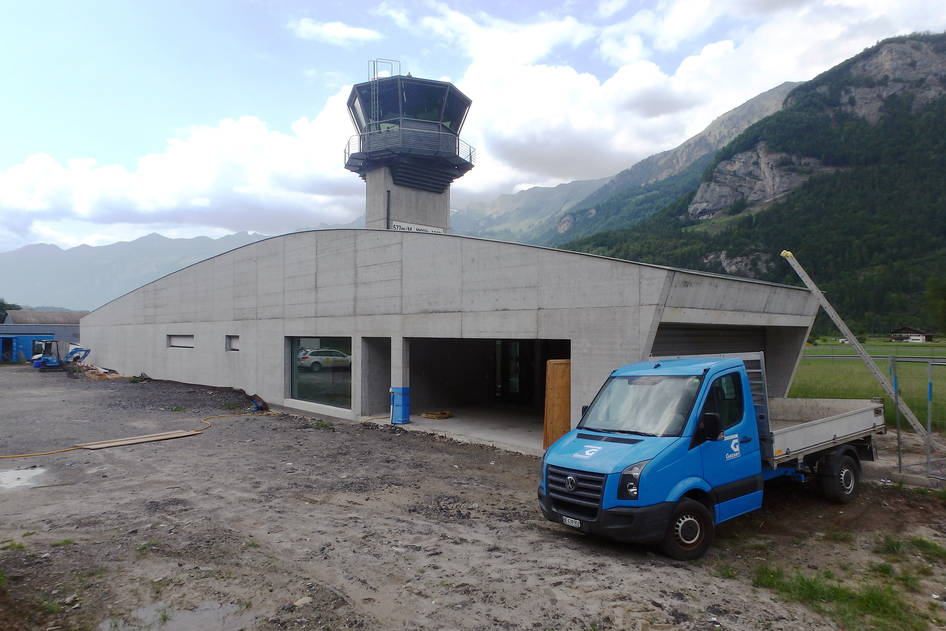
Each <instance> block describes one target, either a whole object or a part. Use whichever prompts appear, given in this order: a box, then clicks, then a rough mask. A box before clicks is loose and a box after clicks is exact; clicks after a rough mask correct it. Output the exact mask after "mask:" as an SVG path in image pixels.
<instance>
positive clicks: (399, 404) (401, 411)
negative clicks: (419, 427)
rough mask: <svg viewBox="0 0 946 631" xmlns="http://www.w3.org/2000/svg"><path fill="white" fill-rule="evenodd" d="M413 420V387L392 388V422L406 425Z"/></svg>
mask: <svg viewBox="0 0 946 631" xmlns="http://www.w3.org/2000/svg"><path fill="white" fill-rule="evenodd" d="M410 422H411V389H410V388H391V423H392V424H393V425H406V424H407V423H410Z"/></svg>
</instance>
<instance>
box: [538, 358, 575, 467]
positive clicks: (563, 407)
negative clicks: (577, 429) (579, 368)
mask: <svg viewBox="0 0 946 631" xmlns="http://www.w3.org/2000/svg"><path fill="white" fill-rule="evenodd" d="M571 410H572V362H571V360H569V359H550V360H548V362H546V365H545V436H544V440H543V443H542V444H543V446H544V447H545V448H546V449H547V448H548V446H549V445H551V444H552V443H554V442H555V441H556V440H558V439H559V438H561V437H562V436H564V435H565V434H567V433H568V432H569V431H570V430H571V428H572V419H571V413H572V412H571Z"/></svg>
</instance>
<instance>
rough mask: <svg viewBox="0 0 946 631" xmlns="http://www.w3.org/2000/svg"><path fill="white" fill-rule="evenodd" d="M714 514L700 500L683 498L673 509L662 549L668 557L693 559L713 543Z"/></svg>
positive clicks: (698, 556) (703, 552) (684, 559)
mask: <svg viewBox="0 0 946 631" xmlns="http://www.w3.org/2000/svg"><path fill="white" fill-rule="evenodd" d="M713 532H714V528H713V515H712V514H711V513H710V511H709V509H708V508H706V506H704V505H703V504H701V503H700V502H697V501H696V500H691V499H689V498H686V497H685V498H683V499H682V500H680V502H679V503H678V504H677V506H676V508H674V509H673V515H672V516H671V517H670V524H669V525H668V526H667V534H665V535H664V540H663V543H662V544H661V545H660V549H661V550H662V551H663V553H664V554H666V555H667V556H668V557H670V558H672V559H679V560H680V561H692V560H693V559H698V558H700V557H701V556H703V555H704V554H705V553H706V550H707V549H708V548H709V547H710V544H711V543H713Z"/></svg>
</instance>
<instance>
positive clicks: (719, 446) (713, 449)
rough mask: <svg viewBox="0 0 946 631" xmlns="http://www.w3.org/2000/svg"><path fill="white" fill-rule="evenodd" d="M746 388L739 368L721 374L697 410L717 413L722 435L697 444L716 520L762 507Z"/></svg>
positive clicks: (756, 448)
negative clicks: (711, 496) (714, 502)
mask: <svg viewBox="0 0 946 631" xmlns="http://www.w3.org/2000/svg"><path fill="white" fill-rule="evenodd" d="M748 390H749V389H748V387H747V386H746V385H744V384H743V379H742V373H741V372H740V371H734V372H730V373H726V374H724V375H720V376H719V377H717V378H716V379H714V380H713V383H712V384H710V387H709V390H708V391H707V393H706V398H705V400H704V402H703V409H702V410H701V412H700V413H701V415H702V413H703V412H715V413H716V414H719V420H720V428H721V429H722V435H723V438H722V439H721V440H706V441H704V442H703V443H702V444H701V445H700V446H699V449H700V450H701V451H702V460H703V477H704V478H705V479H706V481H707V483H708V484H709V485H710V486H711V487H712V488H713V495H714V498H715V501H716V522H717V523H719V522H722V521H726V520H727V519H732V518H733V517H736V516H738V515H742V514H743V513H748V512H749V511H752V510H755V509H757V508H760V507H761V506H762V459H761V454H760V453H759V437H758V429H757V427H756V421H755V408H754V407H753V406H752V405H751V400H749V402H748V403H747V395H749V392H748Z"/></svg>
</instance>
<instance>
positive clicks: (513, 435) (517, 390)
mask: <svg viewBox="0 0 946 631" xmlns="http://www.w3.org/2000/svg"><path fill="white" fill-rule="evenodd" d="M570 356H571V343H570V341H569V340H535V339H530V340H523V339H444V338H411V339H410V387H411V411H412V415H411V420H412V422H418V423H423V424H431V425H437V426H439V427H441V428H448V427H449V428H452V429H455V430H457V431H461V432H465V433H468V434H470V437H481V436H480V435H484V436H485V435H489V434H492V433H493V432H494V431H495V432H497V433H499V432H501V433H502V434H504V435H505V436H506V438H507V439H508V440H517V441H519V442H522V441H526V442H529V443H531V442H535V443H536V444H538V445H539V446H541V444H542V430H543V411H544V407H545V377H546V374H545V366H546V362H547V361H548V360H550V359H569V358H570ZM440 411H449V412H450V413H451V414H452V417H451V418H450V419H448V420H434V421H431V422H428V421H427V420H425V419H423V418H422V417H421V416H420V415H421V414H423V413H425V412H440Z"/></svg>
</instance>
